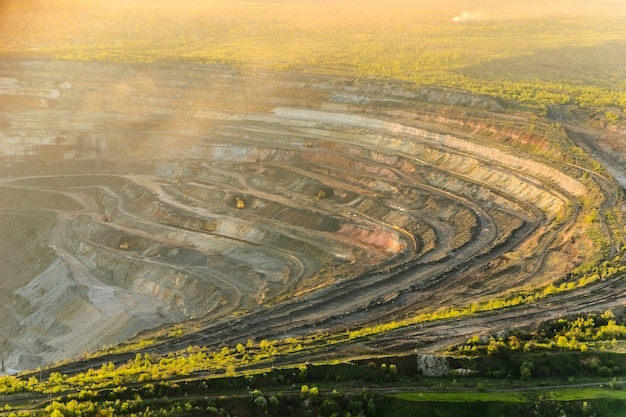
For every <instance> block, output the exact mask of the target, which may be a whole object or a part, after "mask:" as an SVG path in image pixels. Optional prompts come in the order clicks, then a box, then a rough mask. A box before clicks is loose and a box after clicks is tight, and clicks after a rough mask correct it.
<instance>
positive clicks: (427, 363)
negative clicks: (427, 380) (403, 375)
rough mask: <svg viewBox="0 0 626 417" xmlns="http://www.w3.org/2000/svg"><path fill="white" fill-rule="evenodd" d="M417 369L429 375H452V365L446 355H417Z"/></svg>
mask: <svg viewBox="0 0 626 417" xmlns="http://www.w3.org/2000/svg"><path fill="white" fill-rule="evenodd" d="M417 371H418V372H419V373H420V374H422V375H424V376H429V377H437V376H448V375H450V365H449V364H448V358H446V357H445V356H434V355H417Z"/></svg>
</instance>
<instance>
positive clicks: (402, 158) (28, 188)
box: [0, 61, 586, 369]
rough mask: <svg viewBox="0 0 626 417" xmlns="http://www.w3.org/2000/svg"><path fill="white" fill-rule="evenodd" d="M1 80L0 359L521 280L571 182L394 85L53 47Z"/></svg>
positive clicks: (331, 316)
mask: <svg viewBox="0 0 626 417" xmlns="http://www.w3.org/2000/svg"><path fill="white" fill-rule="evenodd" d="M0 76H1V77H0V94H2V100H1V101H0V254H1V256H2V265H3V268H2V269H0V288H1V289H2V291H1V292H0V298H1V299H0V356H1V357H3V358H4V360H5V363H6V365H7V366H8V367H10V368H13V369H27V368H33V367H37V366H39V365H41V364H46V363H50V362H52V361H57V360H61V359H65V358H68V357H77V356H80V355H81V354H82V353H83V352H91V351H93V350H96V349H98V348H100V347H102V346H104V345H108V344H113V343H118V342H121V341H124V340H127V339H129V338H131V337H132V336H133V335H135V334H137V333H139V332H141V331H143V330H145V329H150V328H154V327H158V326H161V325H164V324H171V323H177V322H184V321H187V320H192V319H193V320H196V321H200V322H205V323H209V322H220V321H223V322H228V320H230V317H234V316H238V317H241V315H242V314H253V317H254V319H253V320H251V321H250V322H251V323H255V320H258V321H259V323H258V324H259V328H258V329H260V328H262V327H263V326H264V325H266V326H268V328H271V326H270V325H269V324H270V323H279V322H282V323H283V324H288V323H291V324H293V323H296V322H298V323H304V324H306V323H319V324H323V323H326V325H328V326H339V324H341V325H343V326H347V325H349V324H350V323H351V319H350V317H355V319H354V320H356V319H357V318H358V320H363V317H362V314H357V312H358V311H361V310H362V308H363V307H366V306H368V305H381V304H386V303H392V302H393V300H395V299H396V298H397V297H398V296H399V294H401V293H403V292H405V291H408V290H410V291H414V290H415V289H416V288H422V287H423V288H427V287H428V286H429V285H431V284H432V283H433V282H441V281H442V280H446V281H450V282H451V283H454V282H455V281H454V280H455V279H457V278H456V277H459V284H458V291H459V300H458V301H459V302H462V301H463V300H471V299H472V297H473V295H472V294H471V288H472V285H474V286H476V285H479V283H477V282H476V280H473V279H472V278H471V277H468V276H467V275H463V274H462V271H464V270H465V269H467V268H468V267H470V266H472V267H477V266H480V265H491V266H492V267H493V273H494V276H496V278H494V279H493V284H491V285H493V286H499V285H504V284H503V283H505V282H506V278H504V277H500V276H498V275H495V274H496V273H497V272H501V271H502V270H507V271H509V272H510V278H509V279H510V282H513V283H515V285H518V284H521V283H523V280H524V279H525V278H523V277H525V276H527V275H528V274H526V275H524V274H525V272H524V267H523V266H524V265H523V263H524V262H527V261H528V259H538V262H540V261H541V259H542V257H544V256H545V252H546V248H545V247H544V246H545V245H546V244H545V243H544V241H545V240H546V239H543V240H542V236H544V235H545V234H549V233H555V231H554V230H553V229H550V224H551V222H552V221H553V220H554V219H555V218H557V217H559V218H567V216H568V215H571V213H570V212H568V210H571V208H569V207H571V206H572V204H573V203H572V202H573V201H575V200H576V198H578V197H581V196H584V195H585V193H586V188H585V186H584V185H583V183H581V182H580V181H579V180H578V179H577V178H576V176H575V175H574V176H572V175H568V174H567V173H566V172H562V171H559V170H558V169H556V168H554V167H553V166H551V165H549V164H545V163H542V162H540V161H537V160H530V159H528V158H526V157H524V156H519V155H517V154H516V153H515V152H513V151H510V150H507V149H506V148H503V147H498V146H488V145H485V144H481V143H480V142H475V141H472V140H471V138H467V137H464V136H463V135H458V136H457V135H454V134H447V133H445V134H444V133H438V132H436V131H435V130H432V129H430V128H426V127H422V126H420V125H419V123H418V121H417V120H414V119H411V118H410V117H406V116H404V117H399V116H398V113H394V111H395V110H397V109H402V111H403V113H402V114H404V115H407V114H408V115H410V114H411V112H412V111H413V109H418V108H419V106H420V103H421V102H420V93H419V91H417V90H412V89H409V88H405V87H403V86H395V87H394V88H393V89H389V88H382V87H380V86H379V85H377V84H376V83H372V85H371V86H367V85H364V84H361V85H355V84H353V83H352V82H350V80H346V79H341V78H332V77H321V76H312V75H305V74H292V73H271V72H254V71H247V70H241V69H232V68H227V67H220V66H193V65H160V64H149V65H130V64H105V63H86V62H59V61H57V62H44V61H12V62H11V61H7V62H3V63H1V64H0ZM432 95H433V94H432V92H431V93H430V96H431V97H432ZM364 97H366V98H367V100H364ZM476 101H477V102H476V105H478V106H483V107H485V106H487V107H488V106H490V105H495V102H491V101H489V99H485V98H476ZM364 103H365V104H364ZM542 245H543V246H542ZM494 265H495V266H494ZM498 265H499V266H498ZM562 272H563V271H553V272H551V273H548V274H547V276H546V279H553V278H554V277H555V276H557V275H558V274H561V273H562ZM461 278H462V279H461ZM515 278H517V280H516V279H515ZM476 279H477V278H476ZM449 288H450V289H451V288H454V285H453V284H450V286H449ZM451 291H453V290H451ZM452 296H454V294H452V293H451V294H448V297H452ZM398 299H402V297H400V298H398ZM433 300H435V299H434V298H432V297H429V296H428V294H427V293H424V296H422V297H419V296H415V297H413V298H410V300H408V301H407V302H408V303H410V306H411V308H413V309H414V310H416V311H417V310H419V309H423V308H432V307H436V305H433V302H434V301H433ZM382 317H385V315H384V314H383V315H382ZM277 328H278V326H277ZM258 329H257V332H260V331H261V330H258ZM281 331H282V330H281ZM303 331H304V330H303ZM209 337H211V336H207V338H209ZM214 337H215V338H220V337H222V338H223V337H225V336H224V334H223V333H222V334H219V333H216V335H215V336H214Z"/></svg>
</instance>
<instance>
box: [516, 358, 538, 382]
mask: <svg viewBox="0 0 626 417" xmlns="http://www.w3.org/2000/svg"><path fill="white" fill-rule="evenodd" d="M534 369H535V364H534V363H532V362H531V361H524V363H522V365H521V366H520V368H519V373H520V378H522V379H524V380H526V379H530V377H531V376H532V373H533V370H534Z"/></svg>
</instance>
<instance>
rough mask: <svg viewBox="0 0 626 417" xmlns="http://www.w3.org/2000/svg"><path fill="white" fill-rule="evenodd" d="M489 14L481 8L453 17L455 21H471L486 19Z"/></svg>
mask: <svg viewBox="0 0 626 417" xmlns="http://www.w3.org/2000/svg"><path fill="white" fill-rule="evenodd" d="M486 18H487V16H486V15H485V13H484V12H483V11H481V10H477V11H474V12H463V13H461V14H460V15H457V16H454V18H453V19H452V21H453V22H471V21H474V20H484V19H486Z"/></svg>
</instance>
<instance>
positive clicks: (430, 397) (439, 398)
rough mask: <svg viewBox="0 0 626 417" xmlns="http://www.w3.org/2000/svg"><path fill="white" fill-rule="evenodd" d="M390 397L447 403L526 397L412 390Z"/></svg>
mask: <svg viewBox="0 0 626 417" xmlns="http://www.w3.org/2000/svg"><path fill="white" fill-rule="evenodd" d="M391 397H394V398H398V399H400V400H403V401H413V402H425V401H429V402H449V403H471V402H478V401H480V402H487V401H498V402H510V403H523V402H527V401H528V398H527V396H525V395H524V394H523V393H521V392H470V391H466V392H464V391H458V392H413V393H399V394H392V395H391Z"/></svg>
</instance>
